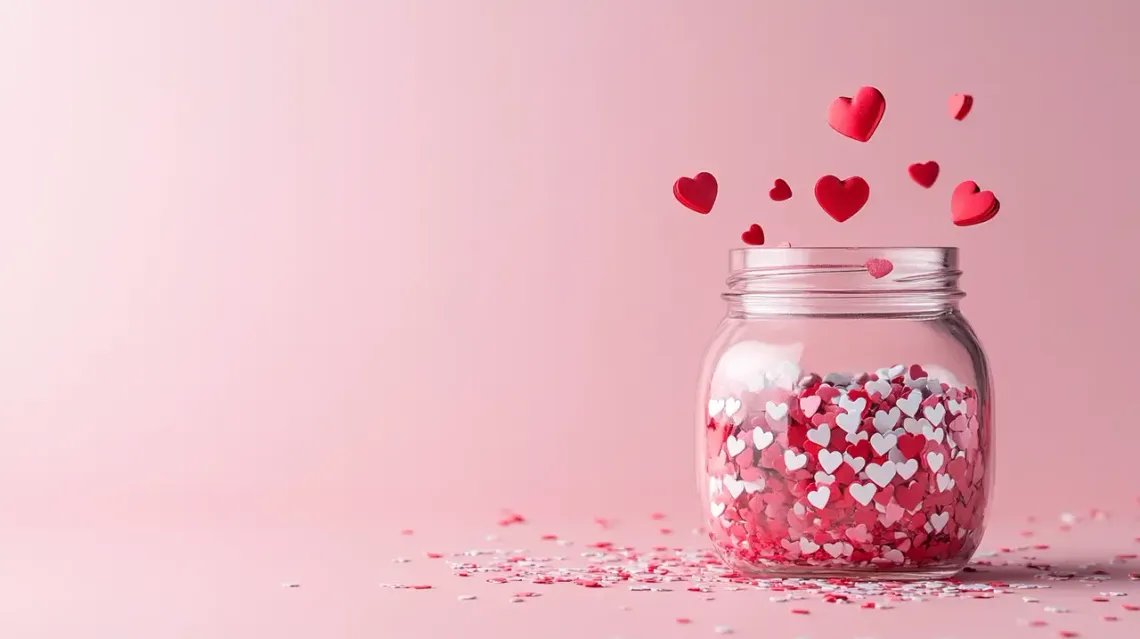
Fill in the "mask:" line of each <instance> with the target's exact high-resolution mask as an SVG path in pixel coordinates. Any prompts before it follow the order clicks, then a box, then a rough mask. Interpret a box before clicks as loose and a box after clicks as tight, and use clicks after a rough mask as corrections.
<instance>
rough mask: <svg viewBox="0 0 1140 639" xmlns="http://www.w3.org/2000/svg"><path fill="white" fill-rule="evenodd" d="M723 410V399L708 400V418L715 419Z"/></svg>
mask: <svg viewBox="0 0 1140 639" xmlns="http://www.w3.org/2000/svg"><path fill="white" fill-rule="evenodd" d="M722 410H724V400H723V399H710V400H709V417H716V416H717V414H719V413H720V411H722Z"/></svg>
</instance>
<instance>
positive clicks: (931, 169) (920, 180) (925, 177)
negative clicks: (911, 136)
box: [906, 161, 938, 189]
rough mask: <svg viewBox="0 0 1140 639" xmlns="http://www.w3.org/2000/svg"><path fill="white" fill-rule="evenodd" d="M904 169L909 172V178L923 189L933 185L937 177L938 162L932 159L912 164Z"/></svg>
mask: <svg viewBox="0 0 1140 639" xmlns="http://www.w3.org/2000/svg"><path fill="white" fill-rule="evenodd" d="M906 171H907V173H910V179H912V180H914V181H915V182H916V183H917V184H918V185H919V186H921V187H922V188H924V189H929V188H930V187H932V186H934V181H935V180H937V179H938V163H937V162H934V161H930V162H927V163H926V164H922V163H915V164H912V165H910V167H908V168H907V170H906Z"/></svg>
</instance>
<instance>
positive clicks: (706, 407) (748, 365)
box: [697, 247, 994, 579]
mask: <svg viewBox="0 0 1140 639" xmlns="http://www.w3.org/2000/svg"><path fill="white" fill-rule="evenodd" d="M872 258H874V259H878V260H889V262H890V263H891V264H892V265H893V269H892V270H890V272H889V273H888V274H887V275H885V276H881V277H879V278H876V277H873V276H872V275H871V274H870V272H869V271H868V268H867V267H866V266H865V264H867V262H868V260H871V259H872ZM730 270H731V274H730V275H729V278H728V281H727V285H728V291H727V292H725V293H724V294H723V295H722V297H723V298H724V300H725V301H726V302H727V303H728V312H727V314H726V316H725V318H724V320H723V321H722V322H721V324H720V327H719V328H718V329H717V331H716V335H715V337H714V339H713V341H712V345H711V346H710V347H709V350H708V353H707V355H706V357H705V360H704V366H703V370H702V373H701V379H700V390H699V408H698V417H697V429H698V447H697V448H698V466H699V477H700V490H701V494H702V495H703V496H704V512H705V514H706V516H707V528H706V529H707V531H708V534H709V537H710V539H711V541H712V543H713V545H714V547H715V549H716V551H717V553H718V554H719V555H720V556H721V557H722V558H723V560H724V561H725V562H726V563H727V564H728V565H730V566H731V567H733V568H735V569H736V570H738V571H740V572H741V573H743V574H745V575H749V576H754V577H765V576H768V577H860V578H876V579H926V578H939V577H948V576H951V575H953V574H955V573H956V572H958V571H959V570H961V569H962V568H963V567H964V566H965V565H966V563H967V562H968V561H969V559H970V557H971V555H972V554H973V553H974V551H975V550H976V549H977V547H978V543H979V541H980V540H981V538H982V533H983V531H984V528H985V514H986V506H987V504H988V501H989V496H990V494H991V493H990V491H991V487H992V483H993V410H994V404H993V389H992V385H991V380H990V372H989V368H988V365H987V363H986V357H985V354H984V352H983V351H982V347H981V344H980V343H979V341H978V338H977V336H976V335H975V334H974V331H973V329H972V328H971V327H970V324H969V323H968V322H967V321H966V318H965V317H964V316H963V315H962V312H961V310H960V309H959V302H960V301H961V299H962V297H963V296H964V293H963V292H962V291H961V290H960V289H959V288H958V279H959V277H960V275H961V271H960V270H959V268H958V249H956V248H763V247H755V248H743V249H736V250H733V251H731V253H730ZM880 275H881V274H880Z"/></svg>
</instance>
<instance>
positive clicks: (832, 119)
mask: <svg viewBox="0 0 1140 639" xmlns="http://www.w3.org/2000/svg"><path fill="white" fill-rule="evenodd" d="M886 111H887V100H886V98H884V97H883V94H882V93H880V92H879V90H878V89H876V88H875V87H863V88H861V89H859V92H858V93H856V94H855V97H854V98H848V97H838V98H835V100H834V101H833V102H832V103H831V108H830V109H829V110H828V112H827V123H828V124H829V125H831V128H833V129H835V130H836V131H837V132H839V133H840V134H841V135H845V136H847V137H849V138H851V139H852V140H857V141H859V142H866V141H868V140H870V139H871V136H872V135H874V134H875V129H877V128H878V127H879V122H881V121H882V119H883V114H884V113H886Z"/></svg>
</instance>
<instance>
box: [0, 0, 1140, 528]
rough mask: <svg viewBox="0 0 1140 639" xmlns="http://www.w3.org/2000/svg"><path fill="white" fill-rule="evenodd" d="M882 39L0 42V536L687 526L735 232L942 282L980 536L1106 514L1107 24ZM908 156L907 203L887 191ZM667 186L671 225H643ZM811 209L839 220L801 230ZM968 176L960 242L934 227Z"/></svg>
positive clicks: (729, 22) (139, 6)
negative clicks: (855, 95)
mask: <svg viewBox="0 0 1140 639" xmlns="http://www.w3.org/2000/svg"><path fill="white" fill-rule="evenodd" d="M825 4H826V6H827V7H828V9H827V10H825V9H823V8H821V7H823V6H824V5H825ZM999 5H1000V6H999ZM892 7H893V9H892V10H891V11H890V12H889V15H888V12H887V11H886V10H885V9H877V10H871V9H867V8H862V5H861V4H859V3H844V4H843V5H840V4H837V3H791V2H780V3H774V2H765V3H761V2H751V1H746V0H739V1H732V2H715V3H713V2H694V1H680V0H669V1H665V0H655V1H652V2H650V1H633V0H623V1H617V2H615V1H603V0H596V1H588V2H587V1H582V0H576V1H573V2H571V1H569V0H565V1H564V0H557V1H555V0H551V1H547V2H533V1H530V0H483V1H482V2H461V1H453V2H430V1H423V2H364V1H360V2H348V1H336V2H333V1H320V2H318V1H315V0H314V1H310V2H302V1H300V0H295V1H286V0H275V1H269V0H265V1H261V2H254V1H245V2H234V1H231V0H224V1H223V0H210V1H202V2H184V3H174V2H158V3H156V2H142V1H121V0H120V1H111V0H108V1H107V2H101V3H88V2H74V1H73V2H37V3H8V4H6V5H5V7H4V9H3V10H2V13H3V19H0V78H3V81H2V82H3V84H2V85H0V503H3V504H4V513H3V515H2V516H3V517H4V518H5V519H9V520H10V521H21V522H25V523H26V522H41V521H43V522H59V523H87V522H95V521H110V522H128V523H132V524H133V523H146V522H151V521H155V522H159V521H163V522H171V521H177V522H191V521H196V520H208V521H234V522H250V523H300V524H307V523H321V522H329V521H342V522H343V521H354V522H364V523H370V524H377V525H401V526H402V525H416V524H417V522H423V521H428V520H431V519H433V518H434V519H437V520H452V519H455V518H462V517H479V518H483V519H486V520H487V521H491V520H493V518H494V517H495V516H496V515H497V514H498V509H499V508H501V507H512V508H515V509H518V510H520V511H522V512H524V513H526V514H528V515H531V516H539V517H548V518H553V517H563V518H577V519H585V518H589V517H592V516H593V515H610V516H621V515H623V514H627V513H638V514H643V513H646V512H649V511H651V510H658V509H663V510H672V511H673V512H677V511H681V510H690V511H691V512H695V510H696V504H695V497H694V495H695V491H694V487H693V485H692V482H693V472H692V464H693V460H692V456H691V448H692V443H693V436H692V433H691V428H692V424H691V423H690V417H691V414H692V410H691V402H692V401H693V400H692V397H693V391H694V381H695V376H696V374H697V367H698V363H699V359H700V356H701V353H702V351H703V349H704V346H705V344H706V341H707V340H708V339H709V337H710V336H711V333H712V331H713V328H714V327H715V325H716V323H717V321H718V320H719V317H720V315H721V314H722V312H723V308H722V304H721V302H720V300H719V299H718V293H719V292H720V291H721V288H722V282H723V278H724V274H725V266H726V256H725V251H726V250H727V249H728V248H730V247H732V246H735V245H736V244H737V243H738V239H737V238H738V236H739V233H740V232H741V231H742V230H743V229H744V228H746V227H747V225H748V224H749V223H751V222H754V221H759V222H761V223H762V224H764V226H765V228H766V229H767V231H768V235H769V237H770V238H771V240H772V241H779V240H785V239H786V240H789V241H791V242H793V243H795V244H801V245H804V244H821V245H853V244H884V245H897V244H943V243H951V244H957V245H960V246H961V247H963V251H964V262H965V269H966V270H967V275H966V277H965V278H964V282H963V286H964V287H965V288H966V290H967V291H968V293H969V297H968V298H967V299H966V301H965V310H966V312H967V314H968V316H969V317H970V318H971V320H972V321H973V323H974V325H975V327H976V329H977V330H978V332H979V333H980V334H981V336H982V338H983V339H984V341H985V344H986V346H987V348H988V351H989V353H990V355H991V358H992V363H993V367H994V371H995V374H996V379H997V389H998V397H999V400H998V421H997V429H998V433H999V447H1000V453H999V460H998V461H999V464H1000V467H999V480H998V484H999V495H998V503H997V504H996V505H997V508H998V509H999V511H1001V510H1003V509H1004V510H1005V512H1010V513H1013V512H1016V513H1022V512H1030V511H1035V510H1036V511H1043V512H1054V511H1056V510H1058V509H1061V508H1086V507H1088V506H1091V505H1098V504H1099V505H1106V506H1111V505H1112V504H1114V503H1117V502H1120V501H1122V500H1125V499H1131V498H1132V497H1133V494H1132V493H1133V488H1134V484H1135V482H1134V478H1133V473H1134V468H1133V466H1134V458H1135V453H1134V450H1135V446H1136V445H1137V444H1140V429H1138V428H1136V425H1135V424H1134V423H1133V422H1134V421H1135V418H1134V415H1133V413H1134V412H1135V411H1134V409H1133V408H1131V404H1132V402H1131V401H1130V399H1129V398H1130V395H1131V391H1130V390H1129V385H1128V384H1130V383H1131V382H1125V383H1119V382H1118V383H1116V384H1113V383H1111V382H1109V381H1108V380H1109V379H1110V376H1111V375H1113V374H1114V373H1124V374H1127V372H1128V371H1129V370H1131V368H1132V367H1134V366H1135V365H1136V362H1137V355H1138V354H1140V353H1138V348H1137V345H1136V339H1135V337H1134V334H1135V333H1134V330H1133V327H1134V326H1135V325H1136V322H1137V319H1138V317H1137V315H1138V311H1137V307H1136V302H1135V300H1136V293H1137V287H1136V284H1135V271H1136V262H1135V248H1134V247H1135V241H1136V234H1137V231H1138V230H1140V226H1138V223H1137V221H1136V219H1137V218H1136V215H1135V214H1134V213H1135V212H1134V208H1135V206H1134V195H1133V193H1132V187H1133V184H1134V182H1135V174H1136V170H1137V168H1138V167H1137V161H1136V149H1137V148H1138V146H1140V133H1138V131H1137V127H1136V126H1135V121H1136V119H1135V115H1134V114H1135V110H1136V104H1137V100H1138V98H1140V93H1138V92H1137V89H1136V86H1135V83H1134V82H1132V81H1131V78H1132V71H1131V68H1132V67H1131V64H1130V62H1129V60H1135V59H1138V58H1140V45H1138V44H1136V41H1135V39H1134V34H1133V33H1132V28H1131V25H1134V24H1136V21H1137V20H1140V10H1138V9H1137V8H1136V5H1135V4H1134V3H1123V2H1119V3H1109V2H1105V3H1091V4H1090V3H1082V4H1080V6H1078V3H1060V2H1057V3H1040V2H1032V3H1030V2H1005V3H993V2H984V1H981V0H978V1H972V2H970V1H963V2H956V3H951V4H948V3H892ZM1030 7H1032V10H1029V8H1030ZM861 84H874V85H876V86H878V87H879V88H880V89H882V90H883V92H884V93H885V94H886V95H887V99H888V103H889V107H888V110H887V116H886V119H885V120H884V123H883V125H882V127H881V128H880V129H879V132H878V133H877V134H876V136H875V139H874V140H873V142H872V143H871V144H870V145H859V144H856V143H853V142H851V141H849V140H846V139H843V138H841V137H840V136H838V135H836V134H835V133H833V132H832V131H830V130H829V129H828V128H827V126H826V124H825V114H826V110H827V105H828V103H829V101H830V100H831V99H832V98H833V97H835V96H837V95H841V94H843V95H850V94H851V93H852V92H853V91H854V90H855V89H856V88H857V87H858V86H860V85H861ZM954 92H969V93H973V94H974V95H975V96H977V102H976V105H975V108H974V110H973V112H972V114H971V115H970V116H969V118H968V119H967V120H966V121H965V122H963V123H955V122H952V121H951V120H949V119H948V118H947V116H946V115H945V102H946V98H947V96H948V95H949V94H951V93H954ZM928 159H935V160H938V161H939V162H941V163H942V166H943V175H942V177H941V179H940V182H939V184H938V185H937V186H936V187H935V189H934V190H933V192H925V191H923V190H921V189H919V188H917V187H915V186H914V185H912V184H911V183H910V182H909V180H908V178H907V176H906V166H907V165H908V164H909V163H911V162H917V161H925V160H928ZM699 170H709V171H713V172H715V173H716V174H717V175H718V177H720V179H721V185H722V194H721V198H720V200H719V202H718V205H717V208H716V210H715V211H714V213H713V215H711V216H709V217H707V218H701V217H699V216H697V215H695V214H691V213H688V212H686V211H684V210H683V209H681V207H680V206H679V205H677V204H676V203H675V202H674V201H673V200H672V195H671V192H670V185H671V183H672V181H673V179H674V178H675V177H677V176H678V175H680V174H689V173H693V172H696V171H699ZM824 173H836V174H839V175H842V176H846V175H851V174H860V175H863V176H864V177H866V178H867V179H868V180H869V181H870V183H871V185H872V202H871V204H870V205H869V206H868V208H867V209H866V210H865V211H864V212H863V213H861V214H860V215H859V216H857V217H856V218H855V219H854V220H852V221H851V222H849V223H847V224H844V225H842V226H840V225H838V224H836V223H834V222H833V221H831V220H830V219H829V218H828V217H827V216H826V215H824V214H823V213H822V212H821V211H820V210H819V209H818V208H817V207H816V206H815V204H814V201H813V200H812V199H811V198H810V188H811V185H812V184H813V183H814V180H815V179H816V178H817V177H818V176H819V175H822V174H824ZM775 177H783V178H785V179H787V180H788V181H789V182H790V183H791V185H792V188H793V189H794V190H795V191H796V197H795V198H793V200H792V201H791V202H789V203H786V204H785V205H774V204H773V203H771V202H768V201H767V199H766V196H765V194H766V191H767V189H768V188H769V187H770V185H771V179H772V178H775ZM963 179H975V180H977V181H978V182H979V183H981V184H982V185H983V186H984V187H986V188H993V189H995V190H996V191H997V193H998V195H999V197H1001V200H1002V202H1003V209H1002V213H1001V215H999V216H998V218H997V219H996V220H995V221H994V222H992V223H989V224H986V225H984V226H981V227H976V228H972V229H957V228H953V227H951V226H950V224H949V214H948V210H947V208H948V206H947V201H948V194H949V190H950V189H951V188H952V186H953V185H954V184H956V183H957V182H958V181H960V180H963ZM932 222H934V223H932Z"/></svg>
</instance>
